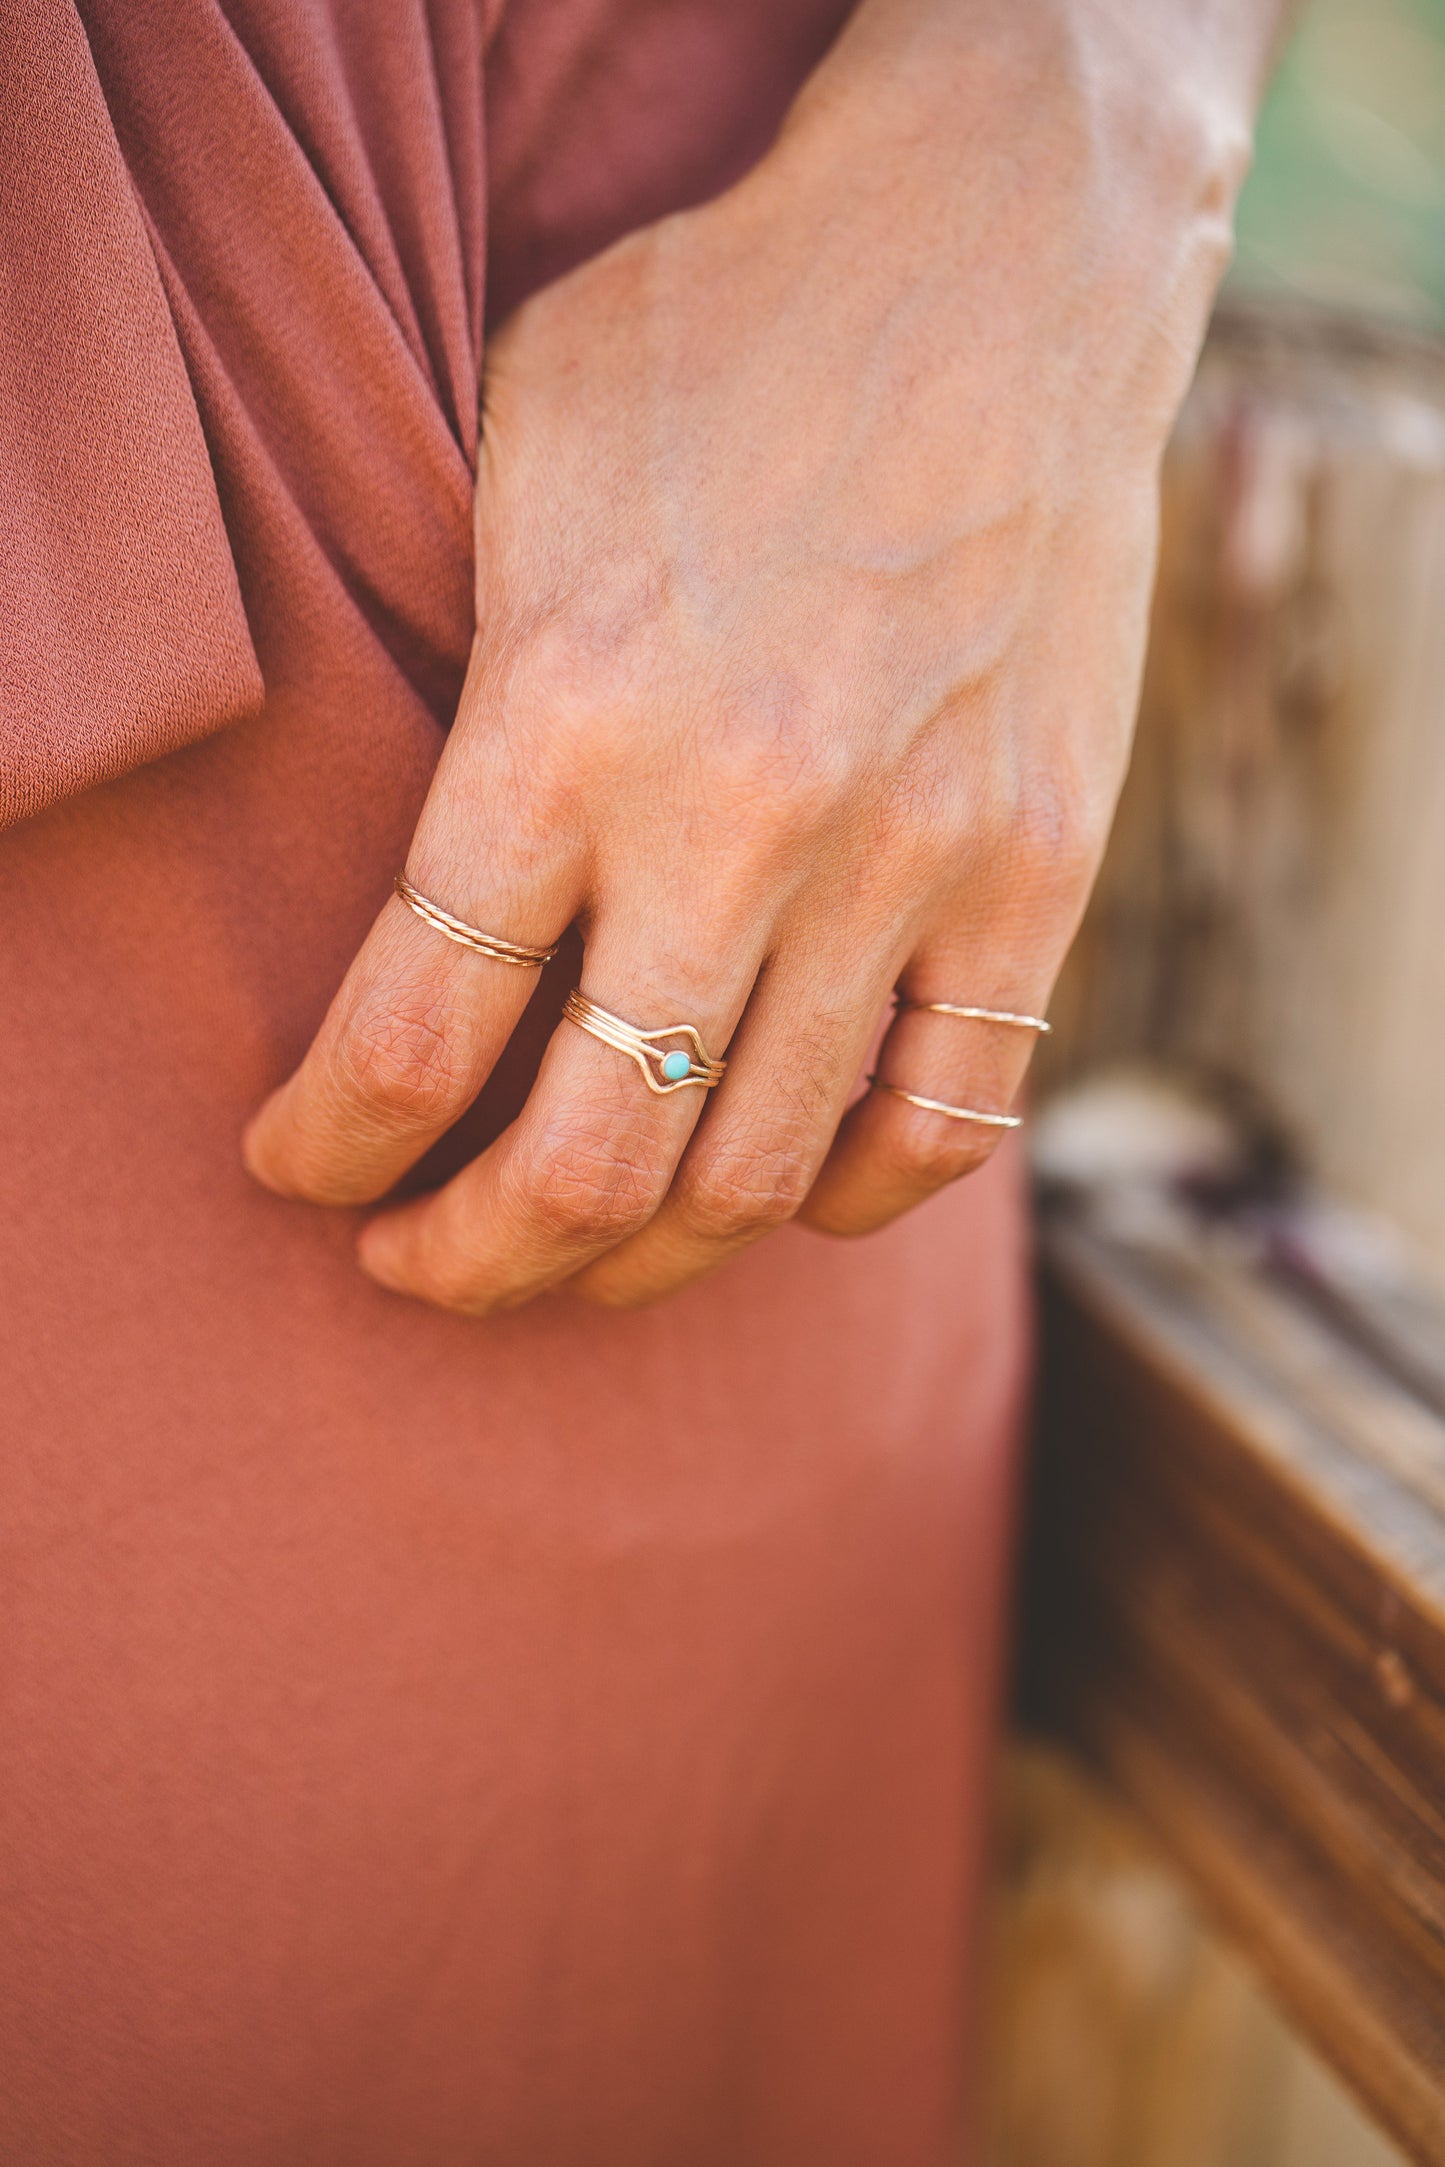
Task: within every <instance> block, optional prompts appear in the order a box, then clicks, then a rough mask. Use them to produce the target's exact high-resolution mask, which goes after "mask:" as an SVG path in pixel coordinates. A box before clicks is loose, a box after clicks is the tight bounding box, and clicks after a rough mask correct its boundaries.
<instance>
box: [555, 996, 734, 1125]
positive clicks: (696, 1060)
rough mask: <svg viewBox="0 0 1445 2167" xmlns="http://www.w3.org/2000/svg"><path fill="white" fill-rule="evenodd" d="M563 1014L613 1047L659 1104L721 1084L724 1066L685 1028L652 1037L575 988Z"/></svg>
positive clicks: (673, 1026)
mask: <svg viewBox="0 0 1445 2167" xmlns="http://www.w3.org/2000/svg"><path fill="white" fill-rule="evenodd" d="M562 1014H563V1015H564V1016H565V1017H566V1019H567V1021H568V1022H569V1023H575V1024H576V1025H577V1026H578V1027H579V1029H581V1030H583V1031H586V1032H588V1033H589V1034H590V1036H591V1037H593V1038H596V1039H600V1040H601V1041H602V1044H603V1045H604V1046H615V1047H616V1049H617V1051H618V1052H619V1053H625V1054H626V1056H627V1058H628V1060H629V1061H635V1062H636V1063H637V1066H638V1067H639V1068H640V1069H641V1071H642V1080H643V1082H644V1083H645V1084H646V1085H647V1088H648V1090H649V1091H655V1092H656V1093H657V1095H658V1097H659V1098H665V1097H666V1096H667V1094H668V1093H669V1092H671V1091H686V1090H687V1089H688V1087H689V1086H690V1085H692V1084H696V1085H698V1086H699V1087H700V1088H701V1089H702V1090H704V1091H711V1090H713V1089H714V1088H715V1087H716V1086H717V1085H718V1084H720V1083H721V1082H722V1077H723V1070H724V1069H725V1068H726V1067H727V1063H726V1061H715V1060H714V1059H713V1057H712V1055H711V1054H710V1053H709V1052H708V1050H707V1048H706V1046H705V1045H704V1044H703V1042H702V1036H701V1033H700V1032H698V1031H697V1030H696V1029H695V1028H694V1027H693V1025H692V1024H690V1023H665V1024H663V1025H662V1027H661V1029H659V1030H656V1031H640V1030H639V1029H638V1028H637V1025H636V1024H635V1023H627V1022H625V1021H624V1020H623V1018H622V1017H621V1016H614V1015H613V1014H612V1011H611V1010H610V1009H607V1008H600V1007H599V1006H598V1004H597V1003H596V1001H589V1000H588V998H587V995H586V994H585V993H584V992H583V991H582V989H581V987H580V986H574V987H573V989H572V991H571V992H570V993H569V994H568V996H567V999H566V1001H565V1003H564V1004H563V1008H562ZM669 1039H674V1040H675V1039H686V1041H687V1047H686V1048H684V1047H682V1046H678V1045H672V1046H669V1045H668V1043H667V1041H668V1040H669Z"/></svg>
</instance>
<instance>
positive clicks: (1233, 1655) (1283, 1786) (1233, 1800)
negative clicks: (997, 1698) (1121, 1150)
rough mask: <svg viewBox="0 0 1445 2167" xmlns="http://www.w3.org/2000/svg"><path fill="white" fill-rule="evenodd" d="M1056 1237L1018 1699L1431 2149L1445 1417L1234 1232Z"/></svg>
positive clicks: (1444, 1972) (1364, 2085) (1051, 1232)
mask: <svg viewBox="0 0 1445 2167" xmlns="http://www.w3.org/2000/svg"><path fill="white" fill-rule="evenodd" d="M1043 1264H1044V1284H1045V1289H1046V1302H1045V1320H1046V1322H1045V1365H1044V1388H1043V1400H1042V1409H1041V1423H1040V1449H1039V1454H1038V1463H1037V1469H1036V1481H1035V1512H1034V1527H1033V1538H1032V1548H1031V1558H1030V1566H1029V1575H1028V1600H1027V1603H1026V1606H1025V1608H1026V1618H1027V1642H1026V1655H1025V1662H1024V1700H1025V1707H1026V1710H1027V1712H1028V1715H1029V1717H1030V1720H1032V1721H1034V1722H1037V1723H1041V1724H1043V1725H1044V1726H1046V1727H1047V1728H1050V1729H1051V1730H1052V1731H1053V1732H1054V1734H1055V1735H1056V1736H1058V1737H1061V1738H1064V1739H1067V1740H1069V1741H1070V1742H1071V1743H1072V1744H1073V1745H1074V1746H1075V1747H1076V1748H1077V1749H1078V1750H1080V1751H1081V1752H1082V1753H1083V1754H1084V1756H1085V1757H1086V1758H1087V1759H1088V1760H1090V1761H1091V1762H1092V1763H1093V1764H1094V1766H1095V1767H1096V1768H1097V1769H1098V1770H1100V1771H1101V1772H1102V1773H1103V1774H1104V1775H1105V1776H1106V1777H1107V1778H1108V1780H1109V1782H1110V1783H1111V1784H1112V1785H1113V1786H1114V1787H1115V1788H1116V1789H1117V1791H1118V1792H1119V1793H1120V1794H1121V1795H1122V1796H1123V1797H1124V1798H1126V1799H1127V1800H1128V1801H1130V1802H1131V1804H1132V1805H1133V1806H1134V1807H1135V1808H1137V1809H1138V1811H1139V1812H1140V1814H1141V1815H1142V1817H1143V1818H1144V1819H1145V1821H1146V1822H1147V1823H1148V1824H1149V1825H1150V1826H1151V1827H1152V1828H1153V1830H1154V1831H1155V1833H1156V1836H1157V1838H1158V1840H1159V1841H1160V1843H1161V1846H1162V1848H1163V1851H1164V1853H1165V1854H1166V1855H1167V1856H1168V1857H1170V1858H1171V1859H1173V1860H1174V1861H1175V1862H1176V1863H1177V1864H1178V1865H1179V1866H1180V1867H1182V1869H1183V1870H1184V1871H1185V1873H1186V1874H1187V1876H1188V1877H1189V1879H1190V1880H1191V1882H1192V1883H1193V1885H1194V1886H1195V1887H1196V1888H1198V1889H1199V1890H1201V1891H1202V1892H1203V1894H1204V1895H1205V1897H1206V1898H1207V1900H1208V1903H1209V1904H1210V1906H1211V1907H1212V1909H1213V1910H1214V1912H1215V1914H1216V1915H1217V1917H1218V1918H1219V1919H1220V1920H1221V1921H1222V1922H1223V1924H1224V1925H1225V1926H1226V1928H1227V1930H1228V1932H1229V1933H1230V1935H1231V1936H1232V1937H1233V1939H1234V1940H1235V1942H1236V1943H1237V1944H1238V1945H1239V1946H1240V1947H1241V1948H1242V1949H1243V1950H1244V1952H1245V1953H1246V1954H1247V1956H1248V1957H1249V1958H1250V1959H1251V1961H1252V1962H1253V1963H1254V1964H1256V1965H1257V1966H1258V1967H1259V1969H1260V1970H1261V1972H1262V1973H1263V1974H1264V1976H1265V1977H1266V1978H1267V1979H1268V1980H1269V1981H1270V1982H1271V1984H1272V1985H1273V1987H1274V1989H1275V1990H1276V1992H1277V1993H1278V1995H1279V1997H1280V1998H1281V2001H1282V2003H1283V2005H1284V2006H1285V2007H1286V2009H1287V2010H1288V2011H1290V2012H1291V2013H1292V2015H1293V2016H1294V2017H1295V2019H1296V2020H1297V2021H1298V2022H1299V2024H1300V2025H1301V2026H1302V2027H1303V2028H1304V2030H1305V2032H1306V2033H1307V2034H1308V2035H1309V2036H1310V2037H1311V2038H1312V2039H1313V2040H1314V2042H1315V2043H1316V2045H1317V2046H1318V2048H1319V2050H1320V2051H1321V2053H1322V2054H1323V2055H1324V2057H1325V2058H1326V2059H1327V2061H1328V2062H1329V2063H1330V2064H1331V2065H1332V2066H1333V2067H1334V2068H1335V2069H1337V2070H1338V2071H1340V2072H1341V2073H1342V2074H1343V2075H1344V2077H1345V2078H1346V2079H1347V2080H1348V2081H1349V2083H1350V2084H1351V2085H1352V2086H1353V2087H1354V2089H1355V2090H1356V2091H1357V2092H1358V2094H1359V2096H1360V2097H1361V2099H1362V2100H1364V2101H1365V2102H1366V2103H1367V2104H1368V2106H1369V2107H1370V2109H1371V2110H1372V2112H1373V2113H1374V2114H1375V2115H1376V2116H1377V2117H1378V2118H1379V2120H1380V2121H1381V2123H1382V2124H1383V2125H1384V2126H1385V2127H1386V2128H1387V2129H1388V2130H1390V2131H1391V2132H1393V2134H1394V2135H1395V2137H1396V2138H1397V2139H1398V2140H1399V2142H1400V2143H1401V2145H1402V2146H1403V2147H1404V2148H1405V2149H1406V2151H1407V2152H1408V2153H1409V2154H1410V2156H1411V2157H1413V2158H1415V2159H1417V2160H1420V2161H1425V2162H1432V2163H1435V2162H1440V2163H1445V1421H1442V1418H1441V1416H1440V1414H1439V1413H1438V1412H1437V1411H1436V1410H1435V1409H1434V1408H1432V1407H1430V1406H1429V1405H1428V1404H1426V1402H1425V1401H1424V1400H1422V1399H1421V1398H1420V1397H1419V1395H1418V1394H1417V1393H1416V1392H1415V1391H1414V1390H1412V1389H1411V1388H1410V1387H1409V1385H1407V1384H1406V1383H1404V1382H1402V1381H1401V1380H1400V1379H1399V1378H1398V1377H1397V1376H1395V1375H1393V1374H1392V1373H1391V1371H1390V1369H1389V1368H1388V1367H1387V1366H1386V1365H1385V1364H1384V1363H1382V1362H1381V1361H1380V1360H1378V1359H1376V1358H1375V1357H1374V1356H1372V1355H1371V1354H1370V1353H1369V1352H1367V1351H1365V1350H1363V1349H1362V1348H1361V1347H1360V1346H1359V1345H1358V1344H1356V1343H1355V1341H1354V1340H1353V1339H1352V1338H1351V1337H1350V1336H1348V1335H1342V1334H1341V1332H1340V1331H1339V1329H1338V1327H1337V1324H1336V1322H1335V1320H1334V1318H1333V1317H1332V1316H1331V1314H1330V1313H1329V1311H1328V1308H1327V1307H1324V1308H1322V1307H1321V1305H1320V1304H1319V1303H1318V1302H1316V1301H1314V1300H1312V1299H1307V1298H1305V1297H1303V1296H1302V1295H1301V1293H1300V1290H1299V1289H1298V1288H1296V1287H1292V1286H1290V1285H1288V1284H1282V1283H1281V1282H1280V1280H1279V1278H1278V1276H1277V1275H1276V1274H1275V1273H1274V1272H1273V1271H1272V1270H1270V1269H1269V1268H1268V1267H1267V1266H1266V1265H1262V1264H1261V1262H1260V1260H1259V1258H1258V1256H1257V1255H1255V1254H1252V1253H1251V1252H1250V1250H1249V1248H1248V1246H1247V1245H1245V1244H1241V1243H1237V1242H1233V1241H1231V1240H1230V1239H1229V1238H1228V1237H1227V1235H1226V1236H1224V1237H1219V1236H1210V1235H1208V1234H1206V1233H1202V1232H1201V1233H1198V1234H1191V1233H1189V1232H1187V1231H1179V1232H1176V1233H1175V1234H1174V1235H1172V1236H1169V1237H1160V1238H1158V1239H1151V1240H1148V1241H1135V1240H1131V1239H1127V1238H1121V1237H1119V1236H1118V1235H1117V1234H1112V1233H1109V1232H1101V1231H1099V1230H1098V1229H1096V1228H1095V1229H1091V1228H1090V1227H1089V1225H1088V1224H1087V1223H1071V1222H1070V1220H1069V1219H1068V1218H1067V1216H1065V1217H1063V1218H1061V1219H1056V1220H1055V1221H1054V1222H1053V1223H1051V1224H1048V1225H1047V1226H1046V1228H1045V1231H1044V1235H1043Z"/></svg>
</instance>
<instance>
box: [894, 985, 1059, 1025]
mask: <svg viewBox="0 0 1445 2167" xmlns="http://www.w3.org/2000/svg"><path fill="white" fill-rule="evenodd" d="M897 1001H898V1006H899V1007H900V1008H912V1009H917V1010H921V1011H923V1012H925V1013H926V1014H928V1015H930V1016H965V1017H967V1018H968V1020H969V1021H970V1022H972V1023H1006V1024H1009V1025H1010V1026H1011V1027H1012V1028H1013V1029H1014V1030H1016V1031H1052V1029H1053V1025H1052V1024H1051V1023H1046V1022H1045V1021H1044V1018H1043V1017H1042V1016H1019V1015H1015V1013H1014V1011H1013V1010H1012V1009H1011V1008H961V1007H960V1006H959V1005H958V1004H957V1003H956V1002H954V1001H906V1000H905V999H904V998H903V995H902V994H901V993H900V994H898V995H897Z"/></svg>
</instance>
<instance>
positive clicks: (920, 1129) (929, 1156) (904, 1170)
mask: <svg viewBox="0 0 1445 2167" xmlns="http://www.w3.org/2000/svg"><path fill="white" fill-rule="evenodd" d="M907 1111H908V1115H909V1118H908V1119H907V1120H905V1121H903V1122H902V1123H900V1124H899V1126H898V1129H897V1132H896V1134H895V1135H894V1136H893V1138H892V1139H891V1141H890V1143H889V1145H888V1150H887V1156H888V1162H889V1165H888V1171H889V1173H890V1174H892V1175H894V1176H895V1177H897V1178H899V1179H901V1180H902V1181H903V1182H904V1183H906V1184H907V1185H908V1186H909V1187H910V1188H919V1189H943V1188H946V1187H947V1186H948V1184H949V1183H950V1182H953V1181H959V1180H961V1179H962V1177H963V1176H964V1175H965V1174H971V1173H973V1172H975V1171H976V1169H977V1168H978V1167H980V1166H982V1165H983V1164H984V1162H985V1160H987V1159H989V1158H991V1157H992V1156H993V1153H994V1151H995V1149H996V1147H997V1144H998V1137H999V1131H998V1130H997V1129H973V1130H969V1129H968V1128H967V1127H966V1125H965V1124H964V1123H962V1122H960V1123H958V1124H957V1127H956V1128H955V1124H954V1123H953V1122H951V1121H950V1122H947V1123H945V1121H944V1118H943V1116H942V1115H938V1114H926V1113H924V1112H923V1111H922V1110H921V1109H919V1110H916V1111H915V1109H913V1108H911V1107H910V1108H909V1109H908V1110H907Z"/></svg>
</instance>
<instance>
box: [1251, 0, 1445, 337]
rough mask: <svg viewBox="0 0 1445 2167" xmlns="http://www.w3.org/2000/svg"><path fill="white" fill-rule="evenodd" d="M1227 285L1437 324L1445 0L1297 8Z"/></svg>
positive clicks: (1444, 150) (1441, 280)
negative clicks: (1295, 27)
mask: <svg viewBox="0 0 1445 2167" xmlns="http://www.w3.org/2000/svg"><path fill="white" fill-rule="evenodd" d="M1230 282H1231V285H1232V286H1233V287H1234V288H1236V289H1240V288H1244V289H1254V290H1258V289H1259V288H1260V287H1262V286H1263V287H1266V288H1271V287H1272V288H1274V289H1275V290H1279V289H1281V288H1283V289H1286V290H1288V291H1290V292H1293V293H1298V294H1301V295H1303V296H1306V297H1308V298H1310V299H1313V300H1317V301H1326V302H1334V303H1343V304H1347V305H1352V306H1356V307H1363V308H1369V309H1377V310H1380V311H1382V312H1384V313H1386V314H1388V315H1391V316H1397V317H1404V318H1407V319H1409V320H1412V321H1414V322H1416V323H1423V324H1428V325H1433V326H1435V327H1436V328H1439V329H1445V0H1313V4H1311V5H1307V6H1306V7H1305V8H1304V9H1303V10H1302V12H1301V14H1300V16H1299V19H1298V27H1297V29H1296V31H1295V35H1294V39H1293V42H1292V44H1291V45H1290V47H1289V50H1288V52H1287V54H1286V56H1285V60H1284V63H1283V66H1282V67H1281V69H1280V72H1279V74H1278V76H1277V77H1276V79H1275V84H1274V88H1273V90H1272V92H1271V94H1270V98H1269V102H1268V104H1267V105H1266V107H1265V112H1264V117H1263V121H1262V124H1261V127H1260V134H1259V146H1258V154H1257V158H1256V163H1255V169H1254V172H1253V173H1252V174H1251V176H1250V179H1249V182H1248V184H1247V186H1246V188H1245V192H1244V196H1243V199H1242V201H1241V203H1240V211H1239V237H1238V249H1237V254H1236V259H1235V266H1234V269H1233V271H1232V272H1231V274H1230Z"/></svg>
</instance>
